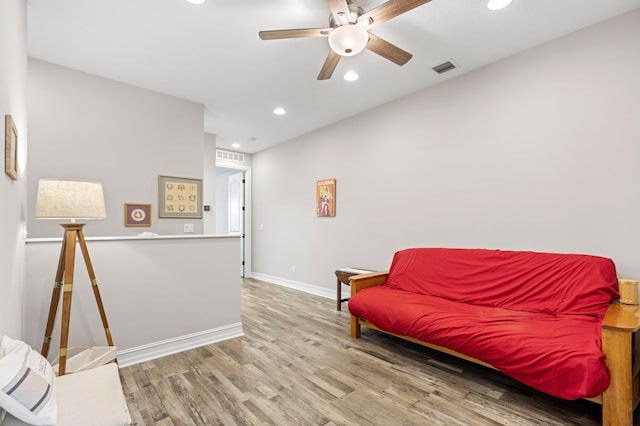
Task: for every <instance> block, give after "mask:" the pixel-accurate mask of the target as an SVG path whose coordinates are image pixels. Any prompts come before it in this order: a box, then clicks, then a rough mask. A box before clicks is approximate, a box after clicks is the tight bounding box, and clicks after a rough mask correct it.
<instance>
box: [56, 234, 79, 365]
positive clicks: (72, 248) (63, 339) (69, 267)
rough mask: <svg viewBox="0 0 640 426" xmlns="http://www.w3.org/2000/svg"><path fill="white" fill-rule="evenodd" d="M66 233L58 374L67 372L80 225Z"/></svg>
mask: <svg viewBox="0 0 640 426" xmlns="http://www.w3.org/2000/svg"><path fill="white" fill-rule="evenodd" d="M66 225H67V224H65V233H64V239H65V241H64V246H65V253H64V280H63V285H62V325H61V326H60V360H59V363H58V375H59V376H62V375H64V374H65V373H66V367H67V344H68V343H69V323H70V319H71V295H72V290H73V272H74V271H73V270H74V266H75V259H76V238H77V236H78V229H81V228H78V225H76V224H72V225H76V226H66Z"/></svg>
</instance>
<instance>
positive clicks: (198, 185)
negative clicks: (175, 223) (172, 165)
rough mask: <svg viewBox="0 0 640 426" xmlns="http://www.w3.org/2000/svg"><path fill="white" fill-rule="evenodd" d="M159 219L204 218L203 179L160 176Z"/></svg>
mask: <svg viewBox="0 0 640 426" xmlns="http://www.w3.org/2000/svg"><path fill="white" fill-rule="evenodd" d="M158 217H160V218H194V219H201V218H202V179H191V178H184V177H175V176H162V175H161V176H158Z"/></svg>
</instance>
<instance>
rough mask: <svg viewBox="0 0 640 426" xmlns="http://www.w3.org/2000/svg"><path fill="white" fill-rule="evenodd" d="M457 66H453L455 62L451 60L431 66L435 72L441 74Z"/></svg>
mask: <svg viewBox="0 0 640 426" xmlns="http://www.w3.org/2000/svg"><path fill="white" fill-rule="evenodd" d="M456 68H457V67H456V66H455V64H454V63H453V62H451V61H447V62H443V63H441V64H440V65H436V66H435V67H433V68H432V70H434V71H435V72H437V73H438V74H443V73H445V72H447V71H451V70H454V69H456Z"/></svg>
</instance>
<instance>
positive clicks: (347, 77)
mask: <svg viewBox="0 0 640 426" xmlns="http://www.w3.org/2000/svg"><path fill="white" fill-rule="evenodd" d="M359 78H360V75H358V73H357V72H355V71H349V72H348V73H346V74H345V75H344V79H345V80H347V81H356V80H357V79H359Z"/></svg>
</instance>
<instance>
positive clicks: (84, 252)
mask: <svg viewBox="0 0 640 426" xmlns="http://www.w3.org/2000/svg"><path fill="white" fill-rule="evenodd" d="M78 238H79V241H80V249H81V250H82V255H83V256H84V263H85V265H87V272H88V273H89V278H90V279H91V287H92V288H93V295H94V296H95V298H96V304H97V305H98V311H99V312H100V319H101V320H102V327H103V328H104V333H105V335H106V336H107V343H108V344H109V346H113V338H112V337H111V330H109V323H108V322H107V314H106V312H105V311H104V306H103V304H102V297H100V290H99V289H98V282H97V281H96V274H95V272H94V271H93V265H92V264H91V258H90V257H89V250H88V249H87V243H86V242H85V240H84V234H83V233H82V230H79V231H78Z"/></svg>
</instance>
